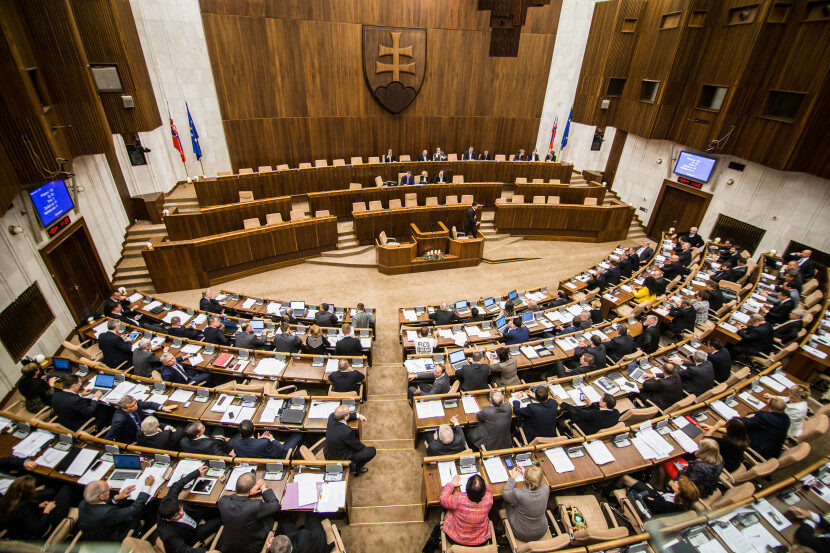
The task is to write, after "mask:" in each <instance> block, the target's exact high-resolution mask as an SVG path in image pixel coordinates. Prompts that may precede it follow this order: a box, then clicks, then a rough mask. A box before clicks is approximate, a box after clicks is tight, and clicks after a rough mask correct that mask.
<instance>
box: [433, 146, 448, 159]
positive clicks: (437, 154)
mask: <svg viewBox="0 0 830 553" xmlns="http://www.w3.org/2000/svg"><path fill="white" fill-rule="evenodd" d="M432 161H447V154H445V153H444V150H442V149H441V147H440V146H439V147H437V148H435V153H434V154H432Z"/></svg>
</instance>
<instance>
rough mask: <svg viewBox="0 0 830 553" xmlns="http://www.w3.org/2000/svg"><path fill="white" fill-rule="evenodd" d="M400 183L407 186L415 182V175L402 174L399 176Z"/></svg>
mask: <svg viewBox="0 0 830 553" xmlns="http://www.w3.org/2000/svg"><path fill="white" fill-rule="evenodd" d="M401 184H402V185H403V186H409V185H411V184H415V177H413V176H412V175H409V176H406V175H404V176H402V177H401Z"/></svg>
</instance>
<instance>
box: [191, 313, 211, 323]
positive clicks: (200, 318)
mask: <svg viewBox="0 0 830 553" xmlns="http://www.w3.org/2000/svg"><path fill="white" fill-rule="evenodd" d="M207 318H208V316H207V314H206V313H199V314H198V315H196V318H194V319H193V320H192V321H190V324H194V325H196V326H198V325H200V324H204V322H205V321H207Z"/></svg>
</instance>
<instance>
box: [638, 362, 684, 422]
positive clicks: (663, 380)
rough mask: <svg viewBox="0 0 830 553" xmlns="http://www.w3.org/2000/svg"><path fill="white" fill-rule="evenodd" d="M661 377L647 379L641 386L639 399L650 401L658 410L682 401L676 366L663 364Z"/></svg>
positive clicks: (680, 380)
mask: <svg viewBox="0 0 830 553" xmlns="http://www.w3.org/2000/svg"><path fill="white" fill-rule="evenodd" d="M661 369H662V370H663V374H662V375H661V376H652V377H650V378H647V379H646V380H645V381H644V382H643V385H642V388H641V390H640V393H639V394H638V396H639V398H640V399H641V400H643V401H650V402H651V403H653V404H654V405H656V406H657V407H658V408H660V409H661V410H662V409H666V408H668V407H670V406H672V405H674V404H675V403H677V402H678V401H680V400H681V399H683V397H684V394H683V380H682V379H681V378H680V375H679V374H677V365H675V364H674V363H664V364H663V366H662V367H661Z"/></svg>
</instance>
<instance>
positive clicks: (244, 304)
mask: <svg viewBox="0 0 830 553" xmlns="http://www.w3.org/2000/svg"><path fill="white" fill-rule="evenodd" d="M255 303H256V300H255V299H254V298H248V299H246V300H245V301H243V302H242V309H250V308H252V307H253V306H254V304H255Z"/></svg>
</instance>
